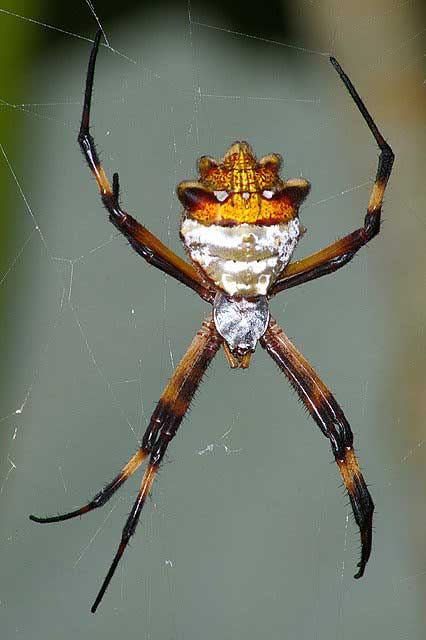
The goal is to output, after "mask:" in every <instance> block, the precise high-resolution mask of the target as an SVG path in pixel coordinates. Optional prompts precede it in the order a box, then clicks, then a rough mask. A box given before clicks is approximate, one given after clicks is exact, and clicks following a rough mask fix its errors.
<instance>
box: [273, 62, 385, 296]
mask: <svg viewBox="0 0 426 640" xmlns="http://www.w3.org/2000/svg"><path fill="white" fill-rule="evenodd" d="M330 62H331V64H332V65H333V67H334V68H335V69H336V71H337V73H338V74H339V76H340V78H341V80H342V82H343V84H344V85H345V87H346V89H347V90H348V92H349V93H350V95H351V97H352V99H353V101H354V102H355V104H356V106H357V107H358V109H359V111H360V112H361V115H362V117H363V118H364V120H365V121H366V123H367V125H368V127H369V129H370V131H371V133H372V134H373V136H374V138H375V140H376V142H377V144H378V146H379V149H380V156H379V164H378V167H377V174H376V180H375V183H374V186H373V189H372V192H371V195H370V201H369V203H368V208H367V214H366V216H365V219H364V226H363V227H361V228H360V229H357V230H356V231H354V232H353V233H350V234H348V235H347V236H345V237H344V238H341V239H340V240H338V241H337V242H334V243H333V244H331V245H330V246H328V247H326V248H325V249H322V250H321V251H318V252H317V253H314V254H312V255H311V256H308V257H307V258H303V259H302V260H298V261H297V262H294V263H292V264H290V265H288V267H287V268H286V269H285V271H284V273H283V275H282V277H281V278H280V279H279V280H277V281H276V282H275V284H274V285H273V287H272V289H271V291H270V292H269V296H270V297H272V296H274V295H275V294H277V293H279V292H280V291H284V289H290V288H291V287H295V286H297V285H299V284H303V283H304V282H309V280H314V279H315V278H319V277H321V276H324V275H327V274H328V273H333V272H334V271H337V269H340V267H343V266H344V265H345V264H346V263H347V262H349V260H351V259H352V258H353V257H354V255H355V254H356V253H357V251H359V249H361V247H363V246H364V245H365V244H367V242H369V241H370V240H371V239H372V238H374V236H376V235H377V234H378V233H379V231H380V217H381V212H382V204H383V196H384V193H385V189H386V185H387V183H388V180H389V177H390V174H391V171H392V165H393V161H394V157H395V156H394V153H393V151H392V149H391V148H390V146H389V145H388V143H387V142H386V140H385V139H384V138H383V136H382V134H381V133H380V131H379V130H378V128H377V126H376V124H375V122H374V120H373V118H372V117H371V115H370V113H369V112H368V111H367V108H366V106H365V105H364V103H363V101H362V100H361V98H360V96H359V95H358V93H357V91H356V89H355V87H354V86H353V84H352V82H351V81H350V80H349V78H348V76H347V75H346V74H345V73H344V71H343V69H342V67H341V66H340V65H339V63H338V62H337V60H336V59H335V58H333V57H331V58H330Z"/></svg>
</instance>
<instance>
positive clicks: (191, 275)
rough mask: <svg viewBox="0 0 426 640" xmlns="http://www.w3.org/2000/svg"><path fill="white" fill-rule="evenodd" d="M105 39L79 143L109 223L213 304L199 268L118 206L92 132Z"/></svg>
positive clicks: (115, 190) (93, 61)
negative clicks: (95, 97)
mask: <svg viewBox="0 0 426 640" xmlns="http://www.w3.org/2000/svg"><path fill="white" fill-rule="evenodd" d="M101 36H102V32H101V30H99V31H98V32H97V34H96V37H95V40H94V42H93V47H92V51H91V54H90V59H89V65H88V69H87V79H86V90H85V94H84V104H83V113H82V117H81V126H80V132H79V134H78V142H79V145H80V147H81V150H82V151H83V154H84V157H85V158H86V161H87V164H88V165H89V167H90V169H91V171H92V173H93V175H94V176H95V179H96V182H97V183H98V187H99V191H100V194H101V199H102V202H103V204H104V206H105V208H106V209H107V211H108V212H109V219H110V221H111V222H112V224H113V225H114V226H115V227H116V228H117V229H118V230H119V231H120V232H121V233H122V234H123V235H124V236H125V237H126V238H127V239H128V241H129V243H130V245H131V246H132V247H133V249H134V250H135V251H136V252H137V253H138V254H139V255H141V256H142V257H143V258H144V259H145V260H146V261H147V262H148V263H149V264H152V265H154V266H155V267H157V268H158V269H160V270H161V271H164V272H165V273H168V274H169V275H171V276H173V277H174V278H176V280H179V281H180V282H182V283H183V284H185V285H186V286H188V287H190V288H191V289H193V290H194V291H196V292H197V293H198V295H199V296H201V298H203V299H204V300H207V301H208V302H211V301H212V300H213V297H214V292H212V291H211V290H210V288H209V287H208V286H206V284H205V282H204V280H203V278H202V277H201V275H200V274H199V273H198V271H197V270H196V269H195V267H193V266H192V265H190V264H189V263H188V262H185V260H183V259H182V258H180V257H179V256H177V255H176V254H175V253H173V251H171V250H170V249H169V248H168V247H166V246H165V245H164V244H163V243H162V242H161V241H160V240H159V239H158V238H156V236H154V235H153V234H152V233H150V232H149V231H148V229H146V228H145V227H144V226H142V225H141V224H140V223H139V222H138V221H137V220H135V218H132V216H131V215H129V214H128V213H126V212H125V211H123V210H122V208H121V207H120V204H119V202H118V195H119V186H118V184H119V183H118V174H117V173H115V174H114V178H113V186H112V187H111V185H110V183H109V180H108V178H107V176H106V173H105V171H104V168H103V167H102V165H101V162H100V160H99V156H98V153H97V151H96V146H95V141H94V139H93V136H92V135H91V134H90V132H89V127H90V108H91V102H92V93H93V81H94V76H95V64H96V57H97V54H98V50H99V44H100V40H101Z"/></svg>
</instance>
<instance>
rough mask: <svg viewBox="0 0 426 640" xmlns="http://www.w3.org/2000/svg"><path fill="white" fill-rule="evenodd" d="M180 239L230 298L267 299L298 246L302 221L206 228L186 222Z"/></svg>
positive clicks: (197, 262)
mask: <svg viewBox="0 0 426 640" xmlns="http://www.w3.org/2000/svg"><path fill="white" fill-rule="evenodd" d="M180 232H181V237H182V240H183V242H184V244H185V246H186V248H187V250H188V252H189V255H190V257H191V260H193V262H195V263H196V264H197V265H198V266H199V267H200V269H202V271H204V272H205V273H206V274H207V276H208V277H209V278H210V279H211V280H213V282H214V283H215V284H216V285H217V286H218V287H220V288H221V289H223V290H224V291H226V293H227V294H228V295H230V296H247V297H254V296H264V295H266V294H267V292H268V290H269V288H270V286H271V285H272V284H273V282H274V281H275V280H276V278H277V277H278V275H279V274H280V273H281V272H282V271H283V269H284V267H285V266H286V265H287V263H288V261H289V260H290V258H291V254H292V253H293V251H294V248H295V246H296V244H297V240H298V238H299V233H300V228H299V219H298V218H294V219H293V220H290V222H288V223H282V224H274V225H269V226H266V225H263V226H262V225H255V224H247V223H243V224H239V225H236V226H234V227H225V226H221V225H214V224H212V225H209V226H207V225H204V224H202V223H201V222H198V221H197V220H193V219H191V218H185V219H184V220H183V222H182V226H181V231H180Z"/></svg>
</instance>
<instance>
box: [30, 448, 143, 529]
mask: <svg viewBox="0 0 426 640" xmlns="http://www.w3.org/2000/svg"><path fill="white" fill-rule="evenodd" d="M148 454H149V450H147V449H143V448H142V447H141V448H140V449H139V450H138V451H137V452H136V453H135V455H134V456H132V457H131V458H130V460H129V462H128V463H127V464H126V465H125V466H124V467H123V469H122V470H121V471H120V473H119V474H118V475H116V476H115V478H114V479H113V480H111V482H109V483H108V484H107V485H106V487H104V488H103V489H101V491H99V493H97V494H96V495H95V496H94V497H93V498H92V499H91V500H90V502H87V503H86V504H85V505H83V506H82V507H80V508H79V509H75V511H69V512H68V513H63V514H61V515H57V516H48V517H47V518H40V517H39V516H33V515H31V516H29V518H30V520H32V521H33V522H38V523H40V524H47V523H50V522H63V521H64V520H71V518H76V517H77V516H82V515H83V514H84V513H88V512H89V511H93V509H99V507H103V506H104V504H106V503H107V502H108V500H109V499H110V498H112V496H113V495H114V493H115V492H116V491H117V489H119V488H120V487H121V485H122V484H124V483H125V482H126V480H127V478H130V476H131V475H133V474H134V472H135V471H136V469H138V468H139V467H140V465H141V464H142V462H143V461H144V460H145V458H146V457H147V456H148Z"/></svg>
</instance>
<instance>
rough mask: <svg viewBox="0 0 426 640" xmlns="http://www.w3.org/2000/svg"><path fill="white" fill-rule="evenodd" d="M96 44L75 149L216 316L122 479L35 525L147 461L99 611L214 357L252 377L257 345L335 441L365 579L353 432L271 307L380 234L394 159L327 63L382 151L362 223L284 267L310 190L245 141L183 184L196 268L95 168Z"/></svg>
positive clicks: (360, 482) (365, 500) (132, 226)
mask: <svg viewBox="0 0 426 640" xmlns="http://www.w3.org/2000/svg"><path fill="white" fill-rule="evenodd" d="M101 35H102V33H101V31H99V32H98V34H97V36H96V38H95V41H94V44H93V48H92V53H91V56H90V61H89V66H88V70H87V79H86V92H85V97H84V105H83V114H82V119H81V126H80V133H79V136H78V141H79V144H80V147H81V149H82V151H83V154H84V156H85V158H86V161H87V163H88V165H89V168H90V170H91V171H92V173H93V175H94V177H95V179H96V182H97V184H98V187H99V191H100V195H101V199H102V202H103V204H104V206H105V208H106V209H107V211H108V213H109V219H110V221H111V222H112V224H113V225H114V226H115V227H116V228H117V229H118V230H119V231H120V232H121V233H122V234H123V235H124V236H125V237H126V238H127V239H128V240H129V242H130V244H131V246H132V247H133V249H134V250H135V251H136V252H137V253H139V254H140V255H141V256H142V257H143V258H145V260H147V262H149V264H152V265H154V266H155V267H157V268H158V269H160V270H161V271H163V272H164V273H167V274H169V275H170V276H172V277H173V278H175V279H176V280H179V281H180V282H182V283H183V284H185V285H186V286H187V287H190V288H191V289H192V290H193V291H195V292H196V293H198V295H199V296H200V297H201V298H202V299H203V300H205V301H206V302H208V303H210V304H211V305H212V306H213V314H212V315H209V316H208V317H207V318H206V320H205V321H204V322H203V324H202V326H201V329H200V330H199V331H198V333H197V334H196V336H195V338H194V339H193V341H192V342H191V344H190V346H189V348H188V350H187V351H186V353H185V355H184V356H183V358H182V360H181V361H180V363H179V364H178V366H177V367H176V369H175V371H174V373H173V375H172V377H171V378H170V380H169V382H168V384H167V386H166V388H165V390H164V392H163V394H162V395H161V398H160V400H159V402H158V404H157V406H156V408H155V410H154V413H153V414H152V416H151V419H150V421H149V424H148V426H147V429H146V431H145V434H144V436H143V439H142V443H141V446H140V448H139V449H138V451H137V452H136V453H135V454H134V455H133V456H132V458H130V460H129V461H128V463H127V464H126V465H125V466H124V467H123V468H122V469H121V471H120V472H119V473H118V474H117V475H116V476H115V478H113V480H112V481H111V482H110V483H109V484H107V486H106V487H104V488H103V489H102V490H101V491H100V492H99V493H97V494H96V495H95V496H94V498H93V499H92V500H91V501H90V502H88V503H87V504H85V505H83V506H82V507H80V508H79V509H76V510H75V511H71V512H69V513H66V514H63V515H59V516H53V517H49V518H39V517H37V516H30V518H31V519H32V520H35V521H36V522H42V523H46V522H60V521H62V520H68V519H70V518H74V517H77V516H81V515H82V514H84V513H87V512H88V511H92V510H93V509H97V508H98V507H101V506H102V505H104V504H105V503H106V502H107V501H108V500H109V499H110V498H111V496H112V495H113V494H114V493H115V492H116V491H117V489H119V487H121V485H122V484H123V483H124V482H125V481H126V480H127V479H128V478H129V477H130V476H131V475H132V474H133V473H134V472H135V471H136V470H137V469H138V468H139V467H140V465H141V464H142V463H143V462H144V460H146V459H148V460H149V461H148V464H147V468H146V470H145V473H144V476H143V478H142V482H141V485H140V489H139V491H138V495H137V498H136V501H135V503H134V505H133V507H132V510H131V511H130V514H129V516H128V518H127V521H126V524H125V526H124V528H123V531H122V535H121V541H120V543H119V546H118V549H117V552H116V554H115V556H114V558H113V561H112V564H111V566H110V568H109V571H108V573H107V575H106V577H105V580H104V581H103V583H102V586H101V589H100V591H99V593H98V595H97V597H96V600H95V602H94V604H93V606H92V611H93V612H95V611H96V609H97V607H98V605H99V603H100V602H101V600H102V598H103V596H104V594H105V591H106V589H107V587H108V585H109V583H110V581H111V578H112V576H113V575H114V572H115V570H116V568H117V565H118V563H119V561H120V558H121V556H122V555H123V553H124V550H125V549H126V547H127V545H128V543H129V540H130V538H131V536H132V535H133V533H134V531H135V529H136V526H137V524H138V521H139V518H140V515H141V512H142V509H143V506H144V504H145V501H146V498H147V496H148V495H149V492H150V490H151V486H152V483H153V481H154V478H155V475H156V473H157V470H158V467H159V465H160V463H161V461H162V459H163V457H164V455H165V453H166V450H167V447H168V445H169V443H170V441H171V440H172V439H173V438H174V436H175V435H176V432H177V430H178V428H179V426H180V424H181V422H182V419H183V417H184V415H185V413H186V411H187V409H188V407H189V405H190V403H191V400H192V398H193V396H194V394H195V392H196V390H197V388H198V385H199V384H200V382H201V379H202V377H203V375H204V373H205V371H206V369H207V367H208V366H209V364H210V362H211V361H212V359H213V357H214V356H215V354H216V353H217V351H218V350H219V349H220V347H221V346H223V347H224V349H225V352H226V355H227V358H228V362H229V364H230V365H231V367H233V368H236V367H241V368H246V367H247V366H248V364H249V361H250V355H251V353H252V352H253V351H254V349H255V348H256V345H257V343H258V342H259V343H260V345H261V346H262V347H263V348H264V349H265V350H266V351H267V352H268V353H269V355H270V356H271V358H272V359H273V360H274V361H275V362H276V364H277V365H278V367H279V368H280V369H281V371H282V372H283V373H284V374H285V375H286V377H287V378H288V380H289V382H290V384H291V385H292V387H293V388H294V389H295V391H296V392H297V394H298V396H299V398H300V400H301V401H302V402H303V404H304V405H305V407H306V409H307V410H308V411H309V413H310V415H311V416H312V418H313V419H314V420H315V422H316V423H317V425H318V426H319V428H320V429H321V431H322V433H323V434H324V435H325V436H326V437H327V438H328V439H329V441H330V445H331V450H332V452H333V455H334V458H335V460H336V463H337V465H338V467H339V471H340V473H341V476H342V479H343V482H344V485H345V487H346V490H347V492H348V495H349V499H350V502H351V506H352V510H353V513H354V517H355V521H356V523H357V525H358V527H359V530H360V534H361V559H360V561H359V563H358V567H359V570H358V572H357V574H356V575H355V578H360V577H361V576H362V575H363V573H364V570H365V566H366V564H367V562H368V559H369V557H370V553H371V540H372V520H373V510H374V504H373V501H372V499H371V496H370V493H369V491H368V489H367V486H366V484H365V482H364V478H363V477H362V474H361V471H360V469H359V466H358V461H357V458H356V456H355V452H354V449H353V435H352V431H351V428H350V426H349V423H348V421H347V419H346V417H345V415H344V413H343V411H342V409H341V408H340V406H339V405H338V403H337V401H336V400H335V398H334V396H333V395H332V394H331V392H330V391H329V389H328V388H327V387H326V385H325V384H324V382H322V380H321V379H320V378H319V376H318V375H317V374H316V373H315V371H314V370H313V368H312V367H311V366H310V364H309V363H308V362H307V360H306V359H305V358H304V357H303V355H302V354H301V353H300V351H298V350H297V348H296V347H295V346H294V345H293V344H292V342H291V341H290V340H289V339H288V337H287V336H286V335H285V333H284V331H283V330H282V329H281V328H280V327H279V326H278V325H277V323H276V322H275V321H274V320H273V319H272V318H271V317H270V314H269V308H268V299H269V298H271V297H273V296H274V295H276V294H277V293H279V292H280V291H283V290H285V289H289V288H290V287H294V286H296V285H299V284H302V283H304V282H308V281H309V280H313V279H315V278H319V277H320V276H323V275H326V274H328V273H332V272H334V271H336V270H337V269H339V268H340V267H342V266H343V265H345V264H346V263H347V262H349V260H351V258H352V257H353V256H354V255H355V253H356V252H357V251H358V250H359V249H360V248H361V247H362V246H364V245H365V244H366V243H367V242H369V241H370V240H371V239H372V238H373V237H374V236H375V235H376V234H377V233H378V232H379V229H380V214H381V208H382V202H383V195H384V192H385V188H386V185H387V182H388V179H389V176H390V173H391V170H392V164H393V159H394V155H393V152H392V150H391V148H390V146H389V145H388V144H387V142H386V141H385V140H384V138H383V136H382V135H381V133H380V132H379V130H378V129H377V126H376V125H375V123H374V121H373V119H372V117H371V115H370V114H369V112H368V111H367V109H366V107H365V105H364V103H363V102H362V100H361V98H360V97H359V95H358V93H357V92H356V90H355V88H354V86H353V84H352V83H351V81H350V80H349V78H348V77H347V75H346V74H345V73H344V72H343V70H342V68H341V67H340V65H339V64H338V62H337V61H336V60H335V59H334V58H330V61H331V63H332V65H333V66H334V67H335V69H336V71H337V72H338V74H339V76H340V78H341V79H342V81H343V83H344V85H345V86H346V88H347V90H348V91H349V93H350V95H351V96H352V98H353V100H354V102H355V104H356V106H357V107H358V109H359V111H360V112H361V115H362V116H363V118H364V120H365V122H366V123H367V125H368V127H369V129H370V131H371V132H372V134H373V136H374V138H375V140H376V142H377V144H378V147H379V149H380V157H379V164H378V168H377V175H376V180H375V183H374V186H373V189H372V192H371V195H370V201H369V203H368V207H367V213H366V216H365V219H364V225H363V226H362V227H360V228H359V229H356V230H355V231H353V232H352V233H349V234H348V235H347V236H344V237H343V238H341V239H340V240H337V241H336V242H334V243H333V244H331V245H329V246H328V247H326V248H325V249H322V250H321V251H318V252H317V253H314V254H313V255H311V256H308V257H306V258H303V259H302V260H299V261H297V262H293V263H290V264H289V260H290V257H291V254H292V252H293V250H294V247H295V246H296V243H297V240H298V238H299V236H300V233H301V227H300V226H299V219H298V209H299V205H300V203H301V202H302V201H303V199H304V198H305V197H306V195H307V194H308V191H309V182H307V181H306V180H303V179H301V178H300V179H292V180H286V181H282V180H281V179H280V176H279V167H280V161H281V160H280V157H279V156H277V155H275V154H272V155H268V156H265V157H264V158H261V159H260V160H259V161H257V160H256V158H255V156H254V154H253V152H252V150H251V148H250V146H249V145H248V144H247V143H246V142H235V143H234V144H233V145H232V146H231V147H230V148H229V149H228V151H227V152H226V154H225V156H224V157H223V159H222V161H221V162H217V161H216V160H214V159H213V158H210V157H207V156H203V157H202V158H201V159H200V161H199V164H198V167H199V171H200V179H199V180H198V181H195V182H182V183H181V184H180V185H179V187H178V196H179V199H180V200H181V202H182V203H183V205H184V208H185V212H184V215H183V220H182V224H181V238H182V240H183V242H184V245H185V249H186V252H187V254H188V256H189V258H190V259H191V261H192V262H193V263H194V265H195V266H193V265H192V264H189V263H188V262H186V261H185V260H183V259H182V258H180V257H179V256H177V255H176V254H175V253H173V252H172V251H171V250H170V249H168V248H167V247H166V246H165V245H164V244H163V243H162V242H160V240H158V238H156V237H155V236H153V235H152V233H150V232H149V231H148V230H147V229H146V228H145V227H144V226H143V225H141V224H140V223H139V222H138V221H137V220H136V219H135V218H133V217H132V216H131V215H130V214H128V213H127V212H126V211H124V210H123V209H122V208H121V206H120V203H119V181H118V174H117V173H115V174H114V175H113V179H112V185H111V184H110V183H109V180H108V178H107V176H106V173H105V171H104V169H103V167H102V165H101V163H100V161H99V157H98V154H97V151H96V146H95V142H94V139H93V137H92V135H91V134H90V132H89V125H90V108H91V99H92V90H93V80H94V73H95V62H96V56H97V53H98V49H99V43H100V39H101Z"/></svg>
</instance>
